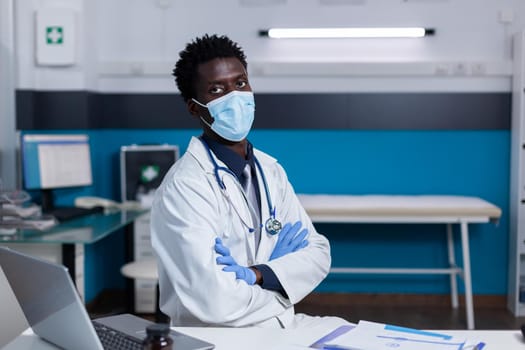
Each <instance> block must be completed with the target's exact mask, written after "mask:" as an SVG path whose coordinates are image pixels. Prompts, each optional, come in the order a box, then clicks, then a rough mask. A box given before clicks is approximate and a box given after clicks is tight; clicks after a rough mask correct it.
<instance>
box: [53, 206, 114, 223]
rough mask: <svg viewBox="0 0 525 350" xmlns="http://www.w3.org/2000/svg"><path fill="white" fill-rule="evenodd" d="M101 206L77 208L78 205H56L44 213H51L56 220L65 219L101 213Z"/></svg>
mask: <svg viewBox="0 0 525 350" xmlns="http://www.w3.org/2000/svg"><path fill="white" fill-rule="evenodd" d="M102 212H104V208H103V207H93V208H78V207H56V208H53V209H51V210H50V211H48V212H46V214H49V215H53V216H54V217H55V218H56V219H57V220H58V221H67V220H71V219H75V218H79V217H82V216H86V215H91V214H96V213H102Z"/></svg>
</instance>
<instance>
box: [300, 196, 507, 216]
mask: <svg viewBox="0 0 525 350" xmlns="http://www.w3.org/2000/svg"><path fill="white" fill-rule="evenodd" d="M298 197H299V200H300V201H301V203H302V205H303V206H304V208H305V210H306V212H307V213H308V214H309V215H310V216H317V217H322V216H331V217H334V216H341V217H353V216H359V217H371V218H372V217H385V216H392V217H395V216H425V217H438V216H439V217H442V216H454V217H478V216H479V217H488V218H490V219H491V220H492V221H495V220H498V219H499V218H500V216H501V209H500V208H498V207H497V206H495V205H494V204H492V203H490V202H487V201H485V200H483V199H481V198H478V197H466V196H448V195H414V196H405V195H324V194H312V195H310V194H299V195H298Z"/></svg>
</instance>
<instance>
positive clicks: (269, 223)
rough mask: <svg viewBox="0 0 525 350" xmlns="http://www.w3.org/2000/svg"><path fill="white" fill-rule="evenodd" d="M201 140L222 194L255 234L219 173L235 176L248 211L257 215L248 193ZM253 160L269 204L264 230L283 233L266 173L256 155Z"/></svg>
mask: <svg viewBox="0 0 525 350" xmlns="http://www.w3.org/2000/svg"><path fill="white" fill-rule="evenodd" d="M199 140H201V142H202V144H203V145H204V148H205V149H206V151H207V152H208V156H209V157H210V160H211V162H212V163H213V173H214V175H215V179H216V180H217V183H218V184H219V187H220V188H221V192H222V194H223V195H224V196H225V197H226V198H227V199H228V201H229V202H230V205H231V206H232V207H233V208H234V210H235V212H236V213H237V215H238V216H239V217H240V218H241V221H242V223H243V224H244V225H245V226H246V227H248V230H249V231H250V232H254V231H255V228H251V227H250V226H249V225H248V224H247V223H246V222H245V221H244V220H243V218H242V215H240V214H239V212H238V211H237V209H236V207H235V205H234V204H233V203H232V201H231V199H230V196H229V194H228V192H227V191H226V185H225V184H224V181H222V179H221V177H220V176H219V171H220V170H222V171H224V172H226V173H228V174H230V175H231V176H233V177H234V178H235V180H236V181H235V183H236V184H237V186H238V187H239V188H240V190H241V193H242V196H243V198H244V200H245V201H246V204H247V205H248V209H249V210H250V212H251V213H252V214H254V213H255V209H253V207H252V205H251V204H250V201H249V200H248V197H246V193H244V190H243V189H242V187H241V185H240V183H239V182H238V179H237V176H236V175H235V173H234V172H233V171H231V170H230V169H228V168H226V167H223V166H219V164H217V162H216V161H215V158H214V157H213V154H212V153H211V150H210V147H209V146H208V144H207V143H206V141H204V140H203V139H201V138H199ZM253 159H254V160H255V165H256V166H257V168H258V169H259V173H260V174H261V178H262V181H263V185H264V192H265V193H266V203H267V204H268V212H269V213H270V217H269V218H268V219H267V220H266V222H265V223H264V228H265V229H266V232H268V233H269V234H271V235H276V234H278V233H279V232H281V229H282V224H281V222H280V221H279V220H277V219H276V218H275V207H274V206H273V204H272V199H271V198H270V191H269V190H268V183H267V182H266V176H264V172H263V170H262V167H261V164H260V163H259V161H258V160H257V158H256V157H255V155H254V157H253ZM256 216H258V215H256ZM260 227H262V224H261V225H260Z"/></svg>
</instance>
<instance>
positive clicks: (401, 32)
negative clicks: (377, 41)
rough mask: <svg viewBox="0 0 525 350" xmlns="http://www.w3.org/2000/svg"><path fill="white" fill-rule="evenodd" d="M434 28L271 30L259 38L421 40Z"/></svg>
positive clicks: (261, 31) (267, 30)
mask: <svg viewBox="0 0 525 350" xmlns="http://www.w3.org/2000/svg"><path fill="white" fill-rule="evenodd" d="M434 33H435V30H434V29H432V28H422V27H392V28H381V27H378V28H366V27H365V28H271V29H266V30H260V31H259V36H263V37H269V38H273V39H306V38H421V37H424V36H427V35H434Z"/></svg>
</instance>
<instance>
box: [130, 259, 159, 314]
mask: <svg viewBox="0 0 525 350" xmlns="http://www.w3.org/2000/svg"><path fill="white" fill-rule="evenodd" d="M120 272H121V273H122V275H124V276H125V277H127V278H129V279H132V280H136V279H142V280H151V281H155V282H156V285H157V287H156V300H155V304H156V307H155V322H159V323H169V318H168V317H167V316H166V315H165V314H163V313H162V312H161V311H160V308H159V283H158V282H159V274H158V271H157V260H156V259H155V258H146V259H141V260H136V261H132V262H129V263H127V264H125V265H124V266H122V267H121V269H120ZM130 304H131V303H130Z"/></svg>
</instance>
